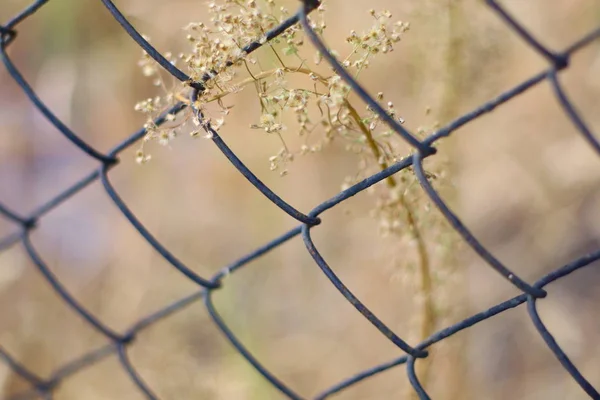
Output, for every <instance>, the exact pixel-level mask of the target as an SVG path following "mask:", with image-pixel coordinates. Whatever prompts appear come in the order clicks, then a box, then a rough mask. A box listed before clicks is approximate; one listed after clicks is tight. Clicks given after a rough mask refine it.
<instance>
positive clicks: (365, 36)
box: [135, 0, 440, 337]
mask: <svg viewBox="0 0 600 400" xmlns="http://www.w3.org/2000/svg"><path fill="white" fill-rule="evenodd" d="M276 3H277V1H276V0H265V1H263V2H258V1H256V0H221V1H220V2H211V3H209V5H208V9H209V13H210V19H209V21H207V22H194V23H190V24H189V25H188V26H186V27H185V32H186V35H187V36H186V40H187V42H188V43H189V46H190V47H191V50H190V51H189V53H181V54H178V55H177V56H173V55H172V54H167V55H166V57H167V58H168V59H169V60H170V61H171V62H172V63H173V64H176V65H178V67H179V68H181V69H183V70H185V71H186V72H187V73H188V75H190V77H191V78H192V79H194V80H203V78H206V77H208V78H209V79H208V80H207V81H206V90H205V91H204V92H203V93H201V95H200V96H199V98H198V99H197V101H195V104H194V106H195V107H194V108H196V109H198V110H200V111H201V112H199V113H196V114H195V113H193V112H191V111H190V112H188V113H187V114H183V116H181V117H175V116H168V118H167V119H168V120H169V122H170V123H169V124H167V125H168V126H167V127H166V128H160V129H158V128H157V127H156V126H155V125H154V123H153V122H152V120H153V119H154V118H155V117H156V116H157V115H158V113H160V112H161V111H163V110H165V109H166V108H167V107H170V106H172V105H174V104H175V103H176V102H177V101H183V102H188V103H189V101H190V100H189V98H190V90H191V89H190V88H188V87H187V86H185V85H184V84H181V83H179V84H177V83H174V84H173V88H171V89H168V88H167V85H166V83H165V82H164V81H163V79H162V77H161V69H160V67H159V66H158V65H157V64H156V63H155V62H154V61H153V60H152V59H151V58H150V57H149V56H148V55H147V54H144V57H143V59H142V60H141V61H140V63H139V64H140V67H141V68H142V71H143V74H144V75H145V76H147V77H150V78H151V79H152V80H153V83H154V85H156V86H158V87H160V88H162V90H163V94H162V95H161V96H157V97H155V98H151V99H147V100H144V101H141V102H139V103H138V104H137V105H136V106H135V109H136V110H138V111H139V112H141V113H143V114H145V115H146V116H147V118H148V120H147V122H146V125H145V127H146V128H147V132H148V133H147V135H146V138H145V140H144V143H147V142H149V141H158V142H159V143H160V144H162V145H168V144H169V143H170V142H171V140H173V139H174V138H175V137H176V136H177V134H178V133H180V132H182V131H185V132H189V134H190V135H191V136H192V137H199V136H204V137H206V138H208V139H210V138H211V137H210V134H209V135H208V136H207V135H206V134H204V133H203V132H205V130H204V129H203V127H205V126H206V124H210V125H211V126H212V127H213V128H214V129H215V130H216V131H218V130H219V129H220V128H221V127H222V126H223V125H224V124H225V122H226V117H227V115H228V114H229V113H230V107H227V106H226V105H225V103H224V99H225V98H226V97H227V96H228V95H230V94H233V93H237V92H239V91H241V90H252V91H255V92H256V97H257V100H258V103H259V104H260V114H259V115H257V116H256V120H255V122H254V123H253V124H252V125H251V126H250V127H251V128H252V129H255V130H258V131H261V132H263V133H264V134H267V135H271V136H273V137H274V138H275V139H276V140H278V141H280V142H281V148H280V150H279V151H278V152H277V153H276V154H274V155H272V156H271V157H270V158H269V160H268V162H269V163H270V168H271V170H273V171H277V172H278V173H279V174H280V175H282V176H283V175H286V174H287V172H288V168H289V165H290V163H291V162H292V161H293V160H294V158H295V157H298V156H303V155H306V154H311V153H316V152H319V151H320V150H321V149H322V148H324V147H325V146H328V145H330V144H332V143H333V142H336V143H342V144H343V147H344V148H346V149H347V150H348V151H350V152H352V153H354V154H356V155H357V157H358V168H357V171H356V172H355V173H353V174H352V175H351V176H349V177H347V179H346V180H345V181H344V183H343V185H342V186H343V188H345V187H348V186H350V185H352V184H354V183H356V182H357V181H359V180H361V179H363V178H365V177H366V176H369V175H371V174H373V173H374V172H377V171H379V170H382V169H385V168H387V167H388V166H389V165H391V164H392V163H395V162H397V161H399V160H400V159H401V158H402V157H403V156H405V155H406V154H407V152H408V151H409V149H408V148H407V147H406V146H405V145H404V144H403V142H402V141H401V140H400V139H399V138H398V137H397V135H396V134H395V133H392V131H390V129H389V127H387V126H386V125H385V124H384V123H383V122H382V121H381V118H380V116H379V115H378V114H377V113H376V112H374V111H373V110H371V109H370V108H369V107H366V108H365V107H364V106H362V105H356V104H354V103H353V99H352V98H351V97H352V96H351V95H352V93H351V90H350V87H349V86H348V85H346V84H345V83H344V81H343V80H342V79H341V78H340V76H338V75H337V74H335V73H334V72H333V71H332V70H331V68H330V67H329V66H328V65H325V64H326V63H322V58H321V55H320V54H319V53H318V52H315V50H314V49H313V48H312V47H311V46H305V45H304V42H305V40H304V33H303V31H302V29H301V28H300V27H299V26H294V27H292V28H290V29H288V30H287V31H285V32H284V33H283V34H281V35H280V36H278V37H277V38H275V39H273V40H271V41H267V39H266V34H267V32H268V31H269V30H270V29H272V28H274V27H276V26H277V25H279V24H280V23H281V22H282V21H283V20H284V19H286V18H288V17H289V16H290V15H291V14H290V12H289V11H288V10H287V9H286V8H284V7H281V6H278V5H277V4H276ZM263 4H264V6H260V5H263ZM368 15H369V18H370V19H371V21H372V26H371V27H370V28H369V29H367V30H366V31H364V32H361V33H358V32H356V31H354V30H352V31H350V33H349V35H348V36H347V38H346V42H347V43H346V46H347V48H348V49H347V51H346V55H345V57H341V56H340V55H339V53H335V52H334V53H335V54H336V56H337V57H338V59H340V60H341V63H342V65H343V66H344V67H345V68H346V69H347V70H348V71H350V72H351V73H352V74H353V75H354V76H355V77H358V76H359V75H360V74H361V73H362V72H363V71H364V70H365V69H367V68H369V66H370V63H371V62H372V61H373V60H374V59H375V58H376V57H377V56H379V55H384V54H388V53H390V52H392V51H393V50H394V48H395V46H396V45H397V44H398V42H400V41H401V40H402V39H403V37H404V35H405V34H406V32H407V31H408V29H409V24H408V23H406V22H394V21H393V19H392V14H391V13H390V12H389V11H382V12H376V11H375V10H368ZM311 24H312V27H313V28H314V29H315V31H316V32H317V33H318V34H320V35H323V33H324V31H325V30H326V28H327V25H326V23H325V5H323V4H322V5H321V6H320V7H319V8H318V9H317V10H316V13H313V14H312V15H311ZM257 41H258V42H259V43H261V44H264V46H262V47H261V49H260V51H259V52H257V53H252V54H245V52H244V50H243V49H244V47H245V46H246V45H248V44H249V43H253V42H257ZM377 99H378V101H380V102H384V103H385V104H386V109H387V112H388V113H389V115H390V116H392V117H393V118H395V119H396V120H397V121H399V122H400V123H404V120H403V119H402V118H401V117H400V115H399V113H398V111H397V110H396V109H395V107H394V104H393V102H392V101H389V100H388V99H387V98H386V96H385V94H384V93H382V92H380V93H378V94H377ZM196 115H201V116H202V119H203V120H199V119H198V117H197V116H196ZM288 125H289V126H288ZM432 128H434V127H432ZM429 130H430V129H425V128H421V129H419V132H418V133H419V134H420V135H424V134H425V133H427V131H429ZM290 131H291V133H290ZM290 134H292V135H299V137H300V138H301V140H300V142H301V143H302V144H301V145H300V146H298V148H290V147H289V146H288V145H287V143H286V138H287V137H288V136H287V135H290ZM149 159H150V156H149V155H147V154H146V153H145V151H144V148H143V147H142V148H140V149H139V151H138V153H137V161H138V162H140V163H144V162H146V161H148V160H149ZM430 177H431V178H435V175H433V174H431V176H430ZM418 186H419V185H418V183H417V181H416V179H415V177H414V174H413V173H412V171H410V170H405V171H402V172H400V173H399V174H397V175H395V176H392V177H389V178H388V179H387V180H386V181H385V182H383V183H382V184H381V185H376V186H375V187H372V188H371V189H370V190H369V193H371V194H374V195H375V196H374V197H375V207H374V210H373V212H372V214H373V216H374V217H376V218H377V219H378V220H379V221H380V227H381V234H382V235H384V236H386V235H390V234H393V235H398V236H400V237H401V238H403V239H406V240H407V241H408V242H410V243H412V244H411V245H410V246H409V247H411V248H412V249H415V248H416V251H415V254H416V256H415V258H416V259H417V262H416V263H415V264H417V265H418V268H415V269H414V270H415V273H414V274H412V275H413V278H412V281H413V283H414V282H417V283H416V284H413V285H412V286H413V287H414V286H417V287H418V288H419V289H417V292H418V293H417V296H416V297H418V298H419V299H422V300H421V301H420V305H421V306H422V308H423V313H422V314H423V316H422V319H423V321H422V322H421V324H420V325H421V328H420V329H418V331H419V336H421V337H425V336H428V335H429V334H430V333H431V332H432V330H433V328H434V326H435V321H436V313H435V310H434V309H435V306H434V304H433V301H434V300H433V297H434V296H433V293H432V291H433V289H432V285H433V284H434V283H435V282H434V280H435V277H434V275H433V274H432V271H431V265H430V264H431V257H430V255H429V253H428V251H429V250H428V249H427V247H426V245H425V239H424V236H425V235H427V234H428V232H427V226H431V224H432V219H435V217H434V216H433V214H430V213H429V212H428V208H427V205H428V202H427V200H426V199H425V196H424V195H423V193H422V191H421V190H419V188H418ZM438 218H439V217H438ZM433 224H434V225H435V221H434V223H433ZM426 225H427V226H426ZM437 225H438V226H437V228H436V229H438V230H439V229H440V227H439V224H437ZM431 236H436V239H437V237H438V236H439V235H438V234H433V235H431ZM431 236H430V237H431ZM403 259H404V260H406V257H403ZM405 273H406V272H405Z"/></svg>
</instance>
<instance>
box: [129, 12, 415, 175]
mask: <svg viewBox="0 0 600 400" xmlns="http://www.w3.org/2000/svg"><path fill="white" fill-rule="evenodd" d="M208 10H209V13H210V20H209V21H208V22H207V23H204V22H194V23H190V24H189V25H188V26H186V27H185V31H186V39H187V41H188V42H189V44H190V46H191V51H190V52H189V53H181V54H178V55H177V56H176V57H174V56H173V55H172V54H170V53H167V54H166V55H165V56H166V58H167V59H168V60H169V61H171V62H172V63H173V64H175V65H177V66H178V67H179V68H181V69H184V70H186V72H187V73H188V75H189V76H190V77H191V78H192V79H194V80H201V79H202V78H203V77H206V76H208V77H210V79H209V80H208V81H207V84H206V87H207V89H206V91H204V92H203V93H202V94H201V96H200V97H199V99H198V102H197V104H196V106H197V107H198V108H200V109H201V110H202V111H203V114H204V115H207V117H206V121H198V120H197V119H195V118H194V117H193V115H191V113H190V114H188V115H184V116H183V118H179V117H178V118H175V117H174V116H173V118H171V120H172V122H173V123H172V124H171V126H169V127H167V128H161V129H157V127H156V126H154V124H153V122H152V120H153V119H154V118H155V117H156V115H157V114H158V113H159V112H161V111H162V110H164V109H166V108H167V107H169V106H171V105H173V104H174V103H175V102H176V101H186V102H187V101H189V100H188V98H189V93H188V90H189V89H188V88H187V87H186V86H185V85H183V84H179V85H174V86H175V87H174V88H172V89H167V86H166V84H165V82H164V81H163V79H162V77H161V68H160V66H158V65H157V64H156V62H155V61H154V60H153V59H152V58H150V57H149V56H148V55H147V54H144V57H143V59H142V60H141V61H140V63H139V65H140V67H141V68H142V71H143V74H144V75H145V76H147V77H150V78H152V79H153V83H154V84H155V85H156V86H159V87H161V88H162V89H163V92H164V93H163V95H162V96H157V97H155V98H150V99H146V100H143V101H141V102H139V103H138V104H137V105H136V106H135V109H136V110H137V111H139V112H142V113H144V114H145V115H147V118H148V120H147V123H146V125H145V127H146V129H147V130H148V134H147V135H146V138H145V140H144V142H148V141H151V140H156V141H158V142H159V143H160V144H162V145H167V144H168V143H169V142H170V141H171V140H172V139H173V138H175V137H176V136H177V134H178V133H179V132H182V131H189V132H190V134H191V135H192V136H194V137H196V136H202V135H201V131H202V129H201V125H202V124H206V123H210V124H211V126H212V127H213V128H214V129H215V130H218V129H219V128H220V127H221V126H222V125H223V124H224V123H225V118H226V116H227V115H228V114H229V108H228V107H227V106H225V104H224V103H223V99H224V98H225V97H226V96H227V95H229V94H232V93H236V92H239V91H241V90H244V89H246V88H247V87H248V86H250V87H252V89H253V90H255V91H256V94H257V98H258V101H259V103H260V109H261V114H260V116H258V117H257V120H256V122H255V123H254V124H252V125H251V128H254V129H260V130H262V131H264V132H265V133H267V134H270V135H274V136H275V137H277V138H278V140H280V141H281V150H280V151H279V152H278V153H277V154H275V155H273V156H272V157H270V159H269V163H270V166H271V169H272V170H274V171H275V170H276V171H278V172H279V173H280V174H281V175H285V174H286V173H287V167H288V164H289V163H290V162H291V161H292V160H293V159H294V157H295V156H297V155H304V154H307V153H314V152H317V151H319V150H320V149H322V148H323V146H326V145H328V144H329V143H331V142H332V141H334V140H336V139H337V138H341V139H344V140H345V143H346V148H347V149H348V150H350V151H353V152H356V153H362V152H363V151H364V150H367V153H369V154H370V152H371V151H370V150H369V145H368V142H371V145H373V144H374V145H376V146H377V147H378V148H379V149H380V150H379V152H380V154H379V155H378V156H377V158H378V159H377V160H375V161H376V162H375V166H377V165H381V164H382V163H383V162H394V161H396V160H397V158H398V157H399V154H400V151H399V149H397V147H398V146H396V145H395V143H394V141H393V140H390V136H391V132H390V131H389V130H387V129H386V127H385V126H383V125H382V124H380V119H379V116H378V115H377V114H376V113H374V112H372V111H371V110H369V109H367V110H366V112H364V113H361V112H359V111H358V108H356V107H354V106H353V105H352V104H351V102H350V100H349V96H350V90H349V88H348V86H347V85H346V84H345V83H344V82H343V81H342V80H341V79H340V77H339V76H338V75H336V74H334V73H331V72H329V74H324V73H322V72H319V71H322V70H325V71H328V70H329V69H327V68H325V67H324V66H321V67H319V64H320V63H321V57H320V55H319V54H318V53H317V54H314V53H315V52H314V51H313V50H311V49H310V48H309V49H307V48H305V46H304V35H303V32H302V30H301V29H300V27H299V26H295V27H292V28H290V29H288V30H287V31H286V32H284V33H283V34H282V35H280V36H279V37H278V38H276V39H274V40H272V41H270V42H267V41H266V33H267V32H268V31H269V30H270V29H272V28H274V27H276V26H277V25H279V24H280V23H281V22H282V21H283V20H284V19H285V18H287V17H289V16H290V12H289V11H288V10H287V9H286V8H284V7H278V6H276V1H275V0H268V1H266V6H265V7H259V5H258V3H257V1H255V0H246V1H242V0H224V1H222V2H220V3H217V2H211V3H209V5H208ZM368 13H369V14H370V16H371V18H372V19H373V26H372V27H371V28H370V29H369V30H367V31H366V32H363V33H361V34H359V33H357V32H356V31H351V32H350V34H349V36H348V37H347V43H348V44H349V45H350V48H349V50H348V55H347V56H346V57H345V58H344V59H343V65H344V66H346V67H347V68H348V69H349V70H350V71H352V72H354V74H355V75H356V76H358V75H359V74H360V73H361V71H363V70H364V69H366V68H368V67H369V63H370V62H371V60H372V59H373V58H374V57H375V56H376V55H378V54H387V53H389V52H391V51H393V49H394V45H395V44H396V43H398V42H399V41H400V40H401V39H402V37H403V35H404V33H405V32H406V31H407V30H408V28H409V25H408V23H405V22H396V23H393V22H392V19H391V18H392V14H391V13H390V12H389V11H383V12H375V11H374V10H369V12H368ZM316 14H317V17H316V18H313V20H312V21H311V23H312V24H313V27H314V28H315V30H316V31H317V32H319V33H321V34H322V33H323V31H324V30H325V29H326V26H327V25H326V23H325V20H324V16H325V6H324V5H321V6H320V7H319V8H318V10H317V13H316ZM255 41H258V42H259V43H264V44H265V46H264V49H263V51H262V53H259V54H258V56H257V55H255V54H252V55H247V54H245V53H244V51H243V48H244V46H246V45H248V44H249V43H252V42H255ZM265 51H268V52H270V55H269V54H266V53H265ZM261 55H263V56H264V57H262V58H269V57H270V58H271V59H273V60H274V61H272V62H269V61H265V60H262V59H261V57H260V56H261ZM267 64H270V65H267ZM329 71H330V70H329ZM294 76H297V77H299V78H300V79H295V78H293V77H294ZM291 79H293V82H294V83H293V84H292V83H290V80H291ZM379 98H380V99H383V93H379ZM211 103H214V104H216V105H217V107H216V109H214V107H213V108H212V109H209V108H208V106H209V104H211ZM387 106H388V112H389V113H390V114H391V115H393V116H394V117H396V118H398V120H399V121H400V122H403V120H402V119H401V118H400V117H399V116H397V111H396V110H395V109H394V105H393V103H392V102H388V103H387ZM290 117H292V118H290ZM290 120H295V126H294V127H293V128H292V129H290V128H289V127H288V126H287V124H286V122H288V121H290ZM190 121H191V124H190ZM290 130H293V131H295V132H296V134H298V135H300V136H301V137H303V138H304V140H303V143H304V144H303V145H301V146H300V147H299V148H298V149H290V148H289V147H288V146H287V145H286V140H285V134H287V131H290ZM313 133H316V134H313ZM203 136H206V135H203ZM369 157H370V158H372V155H371V156H369ZM149 159H150V156H149V155H147V154H146V153H145V152H144V148H143V147H142V148H140V150H139V151H138V153H137V160H138V162H140V163H143V162H146V161H148V160H149ZM364 164H365V165H369V164H372V163H369V162H367V163H364ZM364 172H365V173H368V172H369V171H368V168H366V169H365V171H364Z"/></svg>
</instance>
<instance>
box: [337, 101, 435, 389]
mask: <svg viewBox="0 0 600 400" xmlns="http://www.w3.org/2000/svg"><path fill="white" fill-rule="evenodd" d="M345 106H346V107H347V108H348V111H349V112H350V117H351V118H352V119H353V120H354V122H355V123H356V124H357V125H358V128H359V129H360V131H361V132H362V133H363V134H364V135H365V139H366V141H367V145H368V146H369V148H370V149H371V152H372V153H373V156H374V157H375V159H376V161H377V164H378V165H379V168H380V169H381V170H384V169H387V168H388V163H387V162H386V161H385V158H384V157H382V154H381V150H380V149H379V146H378V145H377V142H376V141H375V138H373V134H372V132H371V130H370V129H369V127H368V126H366V125H365V123H364V122H363V121H362V119H361V118H360V115H359V114H358V112H357V111H356V109H355V108H354V107H353V106H352V104H351V103H350V102H349V101H348V100H347V99H346V100H345ZM386 183H387V186H388V187H389V188H390V190H398V183H397V182H396V180H395V179H394V177H393V176H389V177H388V178H387V179H386ZM398 204H399V206H400V207H401V208H402V209H404V211H405V212H406V222H407V224H408V226H409V228H410V232H411V234H412V237H413V240H414V241H415V243H416V245H417V255H418V260H419V263H418V264H419V275H420V282H419V288H418V296H419V297H420V298H422V301H423V304H422V314H421V323H420V329H419V336H420V338H421V339H425V338H427V337H429V336H431V335H432V334H433V331H434V329H435V323H436V321H435V319H436V316H435V309H434V304H433V282H432V278H431V264H430V260H429V253H428V252H427V246H426V244H425V240H424V238H423V234H422V232H421V230H420V228H419V225H418V221H417V218H416V216H415V212H414V210H413V209H412V208H411V206H410V205H409V204H408V202H407V200H406V198H405V197H404V194H403V193H400V195H399V200H398ZM418 365H419V378H420V380H421V382H422V383H423V385H426V383H427V381H428V379H429V370H430V368H429V367H430V365H431V357H429V358H427V359H425V360H422V361H421V362H420V363H419V364H418Z"/></svg>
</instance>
